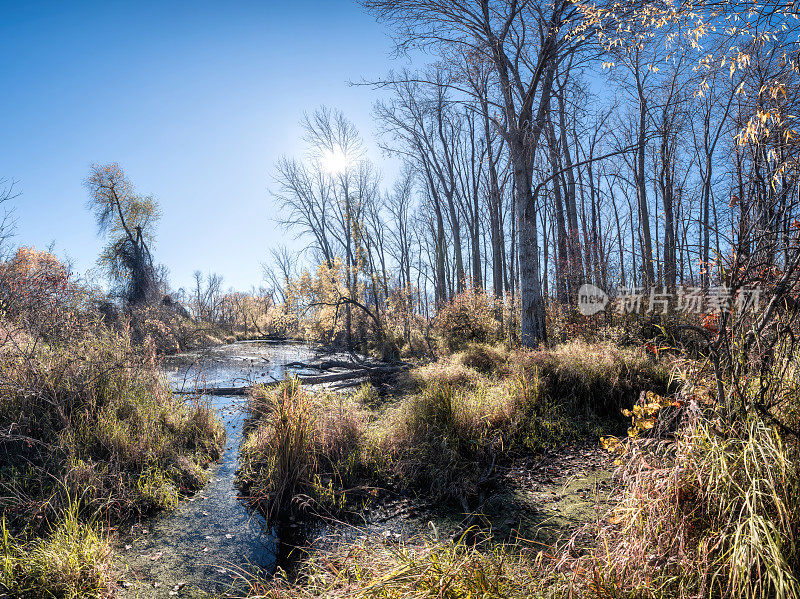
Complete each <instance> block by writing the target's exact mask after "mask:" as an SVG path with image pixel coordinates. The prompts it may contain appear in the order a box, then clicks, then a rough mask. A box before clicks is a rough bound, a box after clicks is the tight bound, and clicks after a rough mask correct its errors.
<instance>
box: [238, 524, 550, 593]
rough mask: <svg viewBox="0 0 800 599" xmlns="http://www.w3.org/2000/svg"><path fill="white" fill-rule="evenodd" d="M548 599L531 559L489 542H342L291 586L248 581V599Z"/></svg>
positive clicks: (281, 580) (280, 577) (277, 580)
mask: <svg viewBox="0 0 800 599" xmlns="http://www.w3.org/2000/svg"><path fill="white" fill-rule="evenodd" d="M545 595H546V587H545V582H544V580H543V579H542V574H541V569H540V568H539V565H538V560H537V559H536V558H535V556H531V555H529V554H527V553H526V552H524V551H519V550H516V549H515V548H510V547H504V546H500V545H497V544H491V543H489V542H483V543H477V544H470V545H467V544H466V543H463V542H439V541H435V540H430V539H425V538H414V539H411V540H410V541H408V542H407V543H401V544H394V543H388V542H384V541H382V540H380V539H376V538H367V539H364V540H361V541H357V542H355V543H348V544H343V545H341V546H340V547H339V548H337V549H335V550H334V551H332V552H330V553H325V554H317V555H315V556H313V557H312V558H311V559H310V560H308V561H307V562H305V563H304V564H303V566H302V569H301V571H300V573H299V576H298V577H297V579H296V580H293V581H290V580H289V579H288V577H287V576H286V575H285V574H284V573H283V572H281V571H279V572H278V574H277V575H276V576H275V577H274V578H272V579H270V580H262V579H254V580H252V581H251V587H250V592H249V596H250V597H253V598H254V597H263V598H270V599H278V598H281V599H301V598H306V597H309V598H310V597H327V598H331V599H333V598H337V597H341V598H344V597H348V598H352V599H359V598H365V597H380V598H382V599H409V598H411V599H413V598H419V599H422V598H429V597H447V598H457V597H464V598H466V597H474V598H483V599H495V598H496V599H501V598H502V599H528V598H531V597H543V596H545Z"/></svg>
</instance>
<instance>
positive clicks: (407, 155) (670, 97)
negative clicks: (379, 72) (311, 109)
mask: <svg viewBox="0 0 800 599" xmlns="http://www.w3.org/2000/svg"><path fill="white" fill-rule="evenodd" d="M364 5H365V6H366V8H367V9H368V10H370V11H371V12H372V13H373V14H375V15H376V16H377V17H379V18H381V19H383V20H384V21H387V22H388V23H389V24H390V25H391V26H392V27H393V29H394V31H395V33H396V35H397V40H398V47H399V49H400V50H401V51H402V50H406V49H422V50H425V51H427V52H428V54H429V55H430V56H431V57H433V59H434V62H433V64H432V65H431V66H430V67H428V68H427V69H426V70H424V71H422V72H409V71H402V72H395V73H391V74H390V75H389V76H388V77H386V79H385V80H383V81H380V82H375V83H374V86H373V87H376V88H378V89H379V90H380V91H381V92H382V94H383V95H382V99H381V100H380V101H378V102H377V103H376V104H375V109H374V117H375V122H376V126H377V129H378V133H379V137H378V139H379V144H380V146H381V147H382V148H383V149H384V150H386V151H387V152H389V153H390V154H391V155H392V156H396V157H400V158H401V159H402V162H403V165H404V166H403V169H402V172H401V175H400V176H399V177H398V178H397V180H396V181H394V182H393V183H391V184H390V185H389V186H388V187H389V191H383V190H382V184H381V183H382V182H381V181H380V180H379V176H378V173H377V172H376V169H375V167H374V166H373V164H372V162H371V161H370V159H369V157H368V156H366V154H365V151H364V149H363V145H362V143H361V139H360V137H359V134H358V132H357V131H356V130H355V128H354V126H353V125H352V124H351V123H350V122H349V121H348V120H347V118H346V117H345V116H344V115H343V114H341V113H339V112H337V111H335V110H329V109H320V110H318V111H317V112H315V113H313V114H311V115H309V116H308V117H307V118H306V120H305V122H304V129H305V132H306V137H305V141H306V142H307V143H308V146H309V150H310V152H309V158H307V159H303V160H297V159H289V158H286V159H283V160H282V161H281V162H280V163H279V164H278V165H277V169H276V176H275V185H274V187H273V189H274V193H275V195H276V196H277V197H278V198H279V199H280V201H281V203H282V208H283V210H282V212H281V215H282V217H281V218H282V221H283V222H284V224H285V225H286V226H287V228H289V229H290V230H292V231H294V232H296V233H299V234H302V235H304V236H305V238H306V239H308V241H309V243H310V248H311V249H312V250H313V258H315V259H316V261H317V262H324V263H326V264H328V265H329V266H330V265H332V264H333V261H334V259H335V258H336V257H339V258H341V260H342V264H343V268H344V272H345V278H346V281H345V286H346V288H347V290H348V294H347V295H348V302H347V303H348V319H349V318H350V316H349V308H350V306H349V304H350V300H354V301H358V302H359V303H363V304H364V305H365V306H383V305H384V304H385V302H386V301H387V298H390V297H391V296H393V295H397V294H400V295H402V296H404V297H405V298H407V301H408V302H409V304H410V305H412V306H413V309H414V310H415V311H416V312H417V313H420V314H424V315H426V316H427V315H431V314H433V313H434V312H435V311H436V310H437V309H438V308H440V307H441V306H442V305H444V304H445V303H446V302H448V301H449V300H450V299H451V298H452V297H453V296H454V295H456V294H458V293H459V292H461V291H463V290H464V289H465V288H466V287H467V286H470V285H474V286H475V287H479V288H483V289H485V290H487V291H489V292H491V293H492V294H494V295H495V296H497V297H498V298H500V299H502V300H505V301H506V302H507V303H508V302H510V303H512V304H513V303H514V302H519V305H520V308H521V339H522V342H523V343H525V344H533V343H535V342H538V341H540V340H544V339H546V335H547V333H546V330H545V320H544V314H545V312H544V305H545V301H550V300H554V301H557V302H559V303H561V304H566V305H574V303H575V299H576V293H577V290H578V288H579V287H580V286H581V285H582V284H584V283H593V284H595V285H597V286H599V287H601V288H603V289H605V290H606V291H609V292H611V293H612V295H613V293H614V290H615V289H616V288H618V287H645V288H653V287H655V288H666V290H667V291H672V290H675V288H676V287H677V286H679V285H689V286H700V287H704V288H708V287H710V286H713V285H717V284H730V283H731V280H730V269H731V267H732V261H734V260H736V259H737V256H739V257H741V256H742V255H749V254H751V253H752V252H753V251H754V250H755V249H756V246H759V247H760V248H761V250H760V251H762V253H764V254H765V255H768V256H769V259H768V260H767V262H766V263H764V264H761V267H763V268H776V269H782V268H783V267H784V266H785V265H787V263H788V262H791V261H792V259H793V250H792V248H793V246H794V245H795V243H794V242H795V240H796V237H797V227H798V221H797V220H796V217H797V214H796V213H797V193H798V186H797V169H796V166H795V155H796V151H797V150H796V143H795V140H794V128H793V127H794V117H793V116H792V115H794V114H795V113H796V108H797V101H798V99H797V92H798V86H797V83H798V71H797V64H796V57H797V24H796V19H794V18H793V17H792V14H791V7H790V6H789V5H788V4H784V3H780V2H775V3H767V4H758V5H756V4H752V3H748V4H747V6H745V5H739V4H737V3H728V4H725V3H711V2H695V3H689V4H688V5H681V6H680V7H673V6H671V5H669V4H663V3H652V2H629V3H621V4H620V3H614V4H613V5H611V4H609V5H608V6H605V5H602V4H593V5H586V4H579V3H574V2H567V1H560V0H556V1H555V2H538V1H529V2H525V1H497V2H495V1H490V0H475V1H470V2H460V1H455V0H453V1H439V0H430V1H413V2H412V1H395V0H392V1H388V0H387V1H379V0H367V1H365V2H364ZM334 158H336V159H335V160H334ZM332 164H335V168H332V167H331V165H332ZM765 236H766V237H765ZM765 243H767V244H768V245H765ZM274 258H275V260H273V264H272V266H273V268H272V271H271V280H272V282H273V284H274V287H275V288H276V289H282V288H283V287H284V285H283V283H284V282H285V281H288V280H289V279H290V278H291V277H292V276H293V275H294V274H295V273H294V272H293V270H292V269H293V268H295V265H296V264H297V260H296V259H295V258H294V257H292V256H291V255H289V254H288V253H287V252H286V251H285V249H284V250H276V251H275V253H274ZM359 280H360V281H362V282H363V287H362V288H361V289H359V288H358V284H357V282H358V281H359ZM498 316H500V310H498ZM348 330H349V328H348Z"/></svg>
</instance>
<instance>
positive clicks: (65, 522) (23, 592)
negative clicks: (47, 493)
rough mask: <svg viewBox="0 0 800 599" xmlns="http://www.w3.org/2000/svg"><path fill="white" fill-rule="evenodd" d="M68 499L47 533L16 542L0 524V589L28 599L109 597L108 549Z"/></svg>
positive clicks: (97, 529) (101, 535) (99, 533)
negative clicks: (2, 588)
mask: <svg viewBox="0 0 800 599" xmlns="http://www.w3.org/2000/svg"><path fill="white" fill-rule="evenodd" d="M79 514H80V509H79V504H78V502H76V501H74V500H72V501H70V503H69V504H68V505H67V507H66V508H65V511H64V513H63V514H61V515H60V517H58V518H57V519H56V523H55V524H54V526H53V528H52V530H51V531H49V532H48V533H47V534H46V535H44V536H40V537H34V538H32V539H29V540H25V539H23V538H15V537H13V536H12V535H11V533H10V532H9V530H8V527H7V526H6V520H5V518H3V519H2V522H1V523H0V527H1V529H2V530H0V533H1V536H0V564H2V567H0V586H2V587H4V588H5V589H6V591H7V592H8V593H9V594H11V595H12V596H18V597H29V598H31V599H38V598H43V599H44V598H48V599H53V598H55V599H82V598H92V599H103V598H105V597H109V596H111V595H112V594H113V590H114V578H113V572H112V551H111V546H110V543H109V541H108V538H107V537H106V535H105V534H104V533H103V531H102V529H101V527H100V526H99V525H98V524H97V523H96V522H91V521H90V522H86V521H83V520H82V519H81V518H80V516H79Z"/></svg>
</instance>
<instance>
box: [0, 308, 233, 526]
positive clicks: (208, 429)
mask: <svg viewBox="0 0 800 599" xmlns="http://www.w3.org/2000/svg"><path fill="white" fill-rule="evenodd" d="M0 367H1V368H2V370H3V372H4V377H3V379H2V380H1V381H0V422H2V423H4V426H3V428H2V430H3V431H4V432H3V433H2V434H3V437H2V441H3V443H2V445H1V446H0V481H1V482H2V483H3V484H4V486H6V488H7V499H6V500H5V501H4V503H3V507H2V513H3V515H5V516H8V517H9V518H10V519H11V521H12V522H13V521H19V522H25V521H36V519H35V516H36V515H37V514H39V513H40V512H41V511H42V510H44V511H45V512H51V513H52V512H53V511H54V510H55V511H57V510H58V509H59V508H63V506H64V503H65V497H64V495H63V493H62V490H61V489H62V487H63V486H64V485H66V488H67V489H68V490H70V491H72V492H73V493H74V494H78V495H80V496H82V497H83V507H84V509H85V510H86V511H87V512H92V511H93V510H98V509H99V510H102V512H103V514H104V515H105V516H107V517H108V518H111V519H119V518H124V517H127V516H130V515H132V514H137V513H145V512H148V511H151V510H153V509H158V508H162V507H170V506H172V505H174V503H175V502H176V501H177V496H178V494H179V493H181V492H190V491H193V490H195V489H197V488H198V485H197V483H198V482H201V480H202V478H203V477H202V476H199V475H198V469H202V468H203V467H205V466H207V465H208V463H209V462H210V461H212V460H216V459H217V458H218V457H219V455H220V451H221V447H222V444H223V443H224V429H223V428H222V425H221V423H220V422H219V421H218V420H217V418H216V416H215V414H214V413H213V411H212V410H210V409H209V408H208V407H207V406H205V405H203V404H201V403H195V404H194V405H190V404H186V403H185V402H184V401H183V399H180V398H175V397H173V395H172V393H171V392H170V391H169V389H168V388H167V387H166V386H165V385H164V383H163V382H162V381H161V380H160V378H159V375H158V372H157V370H156V365H155V362H154V359H153V357H152V355H151V354H150V355H148V354H147V353H146V352H145V353H142V352H140V351H139V349H137V348H136V347H134V346H133V345H132V344H131V340H130V337H129V336H127V335H124V334H120V333H116V332H113V331H110V330H108V329H106V328H105V327H103V326H102V325H101V324H99V323H97V322H95V324H94V325H92V326H89V327H87V328H86V329H85V330H80V331H78V332H77V333H75V332H73V333H71V334H70V337H69V338H68V339H67V341H66V342H64V341H62V340H59V339H51V340H50V341H49V342H39V343H32V344H30V345H25V346H21V345H9V344H6V345H5V346H4V347H3V351H2V352H0ZM59 481H61V482H59ZM62 483H64V484H62ZM44 498H49V500H48V501H44Z"/></svg>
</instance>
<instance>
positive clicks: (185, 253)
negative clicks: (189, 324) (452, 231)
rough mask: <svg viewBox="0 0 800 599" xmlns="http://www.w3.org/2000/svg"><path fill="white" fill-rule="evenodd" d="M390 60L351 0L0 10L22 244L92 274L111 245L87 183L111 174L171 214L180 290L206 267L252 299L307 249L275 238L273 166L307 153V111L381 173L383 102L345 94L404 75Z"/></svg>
mask: <svg viewBox="0 0 800 599" xmlns="http://www.w3.org/2000/svg"><path fill="white" fill-rule="evenodd" d="M391 49H392V43H391V39H390V37H389V35H388V32H387V30H386V28H385V27H384V26H383V25H380V24H378V23H376V22H375V21H374V19H373V18H372V17H371V16H369V15H367V14H365V12H364V11H363V9H362V8H361V7H360V6H359V5H358V4H356V3H355V2H353V1H351V0H331V1H328V2H325V1H323V0H316V1H314V0H291V1H278V0H262V1H260V2H245V1H235V0H234V1H226V2H222V1H220V2H204V1H201V0H197V1H193V2H174V1H166V2H141V1H138V2H132V1H131V2H117V1H103V2H80V1H74V2H55V1H53V2H36V1H25V2H9V1H7V0H0V74H1V75H2V77H1V78H0V85H2V88H1V89H0V135H2V140H3V142H2V144H0V178H3V177H6V178H9V179H14V180H16V181H17V182H18V185H17V190H18V191H20V192H22V195H21V196H20V197H19V199H18V200H17V201H16V205H17V216H18V219H19V227H18V236H17V238H16V242H17V243H18V244H24V245H35V246H36V247H39V248H44V247H46V246H48V245H49V244H50V243H51V242H55V249H56V252H57V253H58V254H59V255H62V256H68V257H70V258H71V259H72V260H73V261H74V263H75V266H76V269H77V270H78V271H80V272H83V271H85V270H87V269H89V268H92V267H93V266H94V263H95V259H96V256H97V253H98V250H99V248H100V246H101V240H100V239H98V238H97V236H96V229H95V225H94V223H93V221H92V218H91V215H90V214H89V213H88V211H87V210H86V208H85V203H86V191H85V190H84V188H83V186H82V181H83V179H84V178H85V177H86V175H87V173H88V167H89V165H90V164H91V163H93V162H100V163H104V162H113V161H116V162H119V163H120V164H121V165H122V166H123V168H124V169H125V171H126V173H127V174H128V176H129V177H130V178H131V179H132V180H133V181H134V183H135V185H136V187H137V190H138V191H140V192H142V193H145V194H153V195H155V196H156V197H157V198H158V200H159V201H160V203H161V208H162V212H163V218H162V220H161V225H160V228H159V232H158V241H157V246H156V258H157V260H158V261H159V262H163V263H164V264H166V265H167V266H168V267H169V268H170V271H171V273H172V281H173V284H174V285H175V286H176V287H178V286H181V285H187V284H188V283H189V280H190V278H191V274H192V272H193V271H194V270H195V269H200V270H202V271H204V272H206V271H216V272H218V273H220V274H222V275H223V276H224V277H225V285H226V287H227V286H233V287H236V288H239V289H247V288H249V287H250V285H252V284H256V285H257V284H258V283H259V281H260V278H261V270H260V266H259V262H260V261H262V260H263V259H264V258H265V256H266V253H267V250H268V248H269V247H270V246H272V245H274V244H276V243H282V242H286V241H289V242H290V243H294V244H295V246H296V247H301V246H302V245H304V244H303V243H302V242H291V238H287V235H286V234H285V233H284V232H283V231H281V230H279V229H278V228H277V227H276V226H275V225H274V223H273V221H272V219H274V218H275V217H276V212H275V211H276V209H277V207H276V206H275V205H274V204H273V202H272V200H271V198H270V194H269V187H270V185H271V177H272V167H273V164H274V163H275V161H276V160H277V159H278V157H280V156H281V155H282V154H289V155H296V154H300V153H301V151H302V144H301V141H300V139H299V138H300V134H301V132H300V128H299V125H298V122H299V120H300V119H301V117H302V114H303V112H304V111H312V110H314V109H315V108H316V107H318V106H320V105H323V104H325V105H328V106H331V107H337V108H340V109H342V110H343V111H344V112H345V113H346V114H347V115H348V116H349V117H350V118H351V120H353V121H354V122H355V123H356V125H357V126H358V127H359V128H360V129H361V133H362V135H363V136H364V137H365V139H366V140H367V141H368V147H370V148H372V152H373V154H374V155H375V157H376V158H377V159H378V160H377V161H378V162H379V163H381V161H380V157H379V156H378V155H377V154H378V153H377V150H376V149H375V146H374V144H373V143H371V140H372V130H373V124H372V120H371V117H370V109H371V105H372V103H373V102H374V100H375V99H376V95H375V92H373V91H372V90H370V89H368V88H365V87H351V86H349V85H348V83H347V82H348V81H350V80H360V79H361V78H362V77H367V78H376V77H380V76H382V75H384V74H386V72H387V71H388V70H389V69H390V68H400V67H401V66H403V64H402V63H400V62H398V61H395V60H392V59H391V56H390V53H391ZM384 168H385V169H388V170H389V171H391V170H392V165H391V164H385V163H384ZM385 183H388V182H385Z"/></svg>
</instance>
